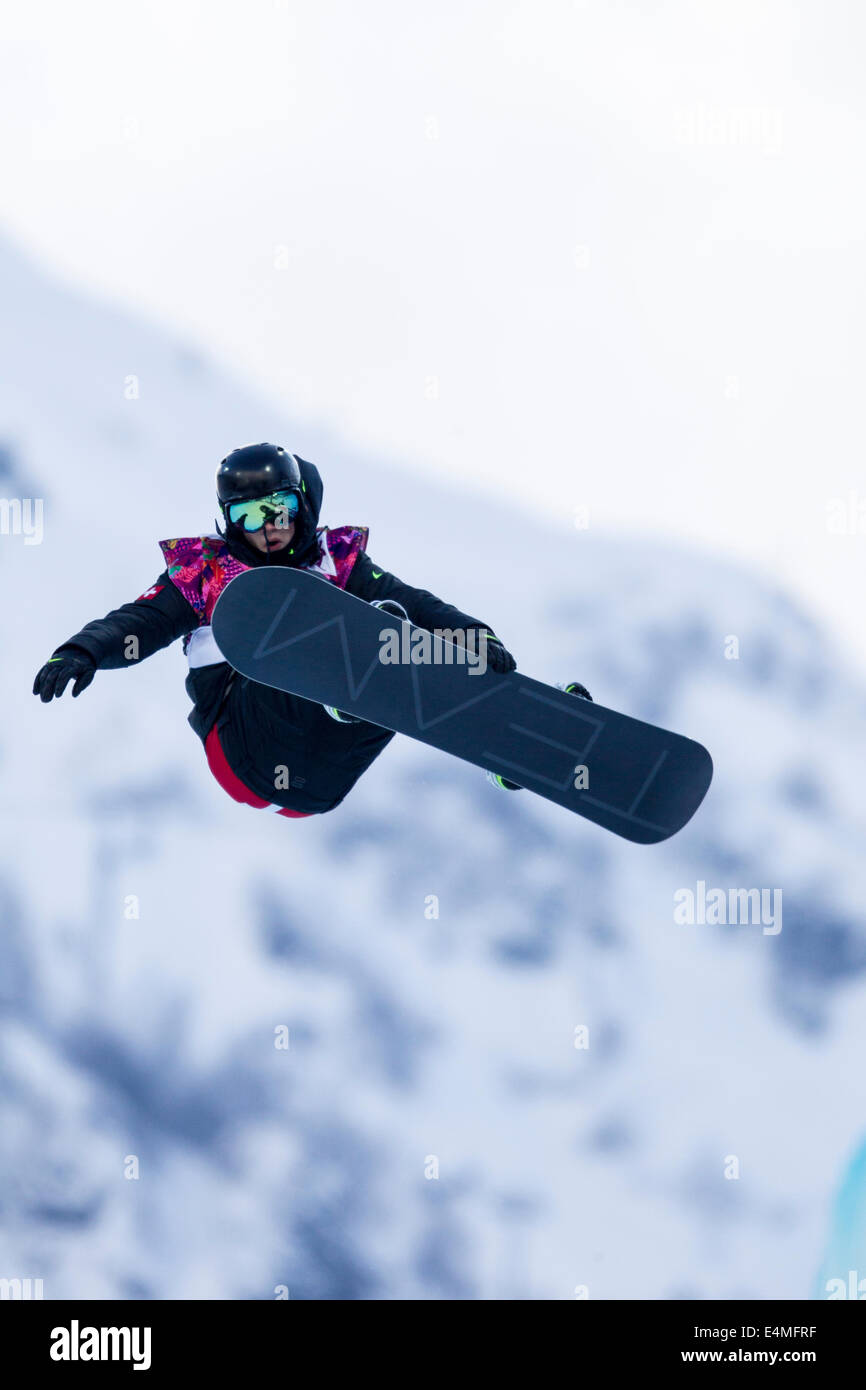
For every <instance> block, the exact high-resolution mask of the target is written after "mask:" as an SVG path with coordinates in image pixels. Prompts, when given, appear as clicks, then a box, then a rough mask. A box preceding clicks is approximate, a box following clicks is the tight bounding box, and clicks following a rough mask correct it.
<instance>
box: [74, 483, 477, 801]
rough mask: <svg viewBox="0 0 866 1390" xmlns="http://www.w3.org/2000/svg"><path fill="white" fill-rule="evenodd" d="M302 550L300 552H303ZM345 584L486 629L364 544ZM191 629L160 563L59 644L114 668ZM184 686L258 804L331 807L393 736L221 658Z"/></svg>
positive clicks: (417, 616)
mask: <svg viewBox="0 0 866 1390" xmlns="http://www.w3.org/2000/svg"><path fill="white" fill-rule="evenodd" d="M300 464H301V471H302V474H303V476H304V479H305V482H306V485H307V486H306V491H307V497H308V498H309V499H310V505H311V511H312V519H313V522H314V524H315V522H316V521H317V520H318V514H319V508H320V506H321V498H322V483H321V479H320V477H319V474H318V470H317V469H316V468H315V465H314V464H311V463H308V462H307V461H306V460H304V459H301V460H300ZM228 544H229V548H230V549H231V550H232V552H233V553H236V554H237V555H238V558H239V559H241V560H242V561H243V563H245V564H250V563H265V564H267V563H280V562H282V563H285V557H284V556H283V555H280V556H271V557H266V556H261V557H259V556H258V555H257V553H256V552H251V551H250V548H249V547H248V546H243V547H242V549H239V548H237V547H236V546H235V545H233V543H232V541H231V540H229V541H228ZM314 554H315V552H313V555H314ZM309 557H310V551H309V550H308V551H307V552H306V554H305V555H304V559H305V560H307V561H308V560H309ZM345 587H346V591H347V593H350V594H355V595H356V596H357V597H358V598H361V599H366V600H368V601H370V600H372V599H383V598H394V599H396V600H397V601H398V602H399V603H402V605H403V607H404V608H405V609H406V612H407V613H408V614H409V617H410V619H411V621H412V622H413V623H415V624H416V626H418V627H423V628H426V629H428V631H431V632H432V631H433V630H434V629H435V628H464V629H466V628H482V629H484V630H485V631H490V629H488V628H487V627H486V625H485V624H484V623H482V622H481V621H480V620H479V619H477V618H473V617H470V616H469V614H467V613H463V612H461V611H460V610H459V609H457V608H454V607H452V605H451V604H448V603H445V602H443V600H442V599H440V598H437V597H436V595H435V594H431V593H429V592H428V591H427V590H426V589H416V588H413V587H412V586H411V585H409V584H405V583H404V582H403V581H402V580H401V579H398V578H397V577H396V575H393V574H390V573H389V572H388V571H387V570H380V569H379V568H378V567H377V566H375V565H374V564H373V562H372V561H371V560H370V557H369V556H368V555H367V554H366V552H364V551H361V552H360V553H359V554H358V556H357V559H356V561H355V564H354V566H353V568H352V571H351V573H350V575H349V579H348V582H347V583H346V586H345ZM198 626H199V619H198V615H197V613H196V612H195V609H194V608H193V607H192V606H191V605H190V604H189V603H188V602H187V600H186V599H185V598H184V596H183V594H181V592H180V590H179V589H177V588H175V586H174V584H173V583H172V581H171V580H170V578H169V576H168V571H167V570H164V571H163V573H162V574H161V575H160V576H159V578H158V579H157V580H156V581H155V583H154V584H153V586H152V587H151V588H150V589H149V590H147V592H146V593H145V594H143V595H142V596H141V597H140V598H138V599H136V600H135V601H134V602H132V603H124V604H123V605H122V606H121V607H120V608H116V609H114V610H113V611H112V612H111V613H108V614H107V615H106V616H105V617H104V618H100V619H97V620H96V621H94V622H91V623H88V624H87V625H86V627H83V628H82V629H81V631H80V632H77V633H75V635H74V636H73V637H70V638H69V640H68V641H67V642H64V643H63V647H62V648H58V651H61V650H63V648H67V647H77V648H80V649H82V650H83V651H85V652H87V653H88V654H89V655H90V656H91V658H92V659H93V661H94V662H95V663H96V665H97V667H98V668H99V669H100V670H111V669H117V670H119V669H120V668H126V667H129V666H134V665H137V664H138V662H140V661H145V660H146V659H147V657H149V656H152V655H153V654H154V652H158V651H160V650H161V649H162V648H163V647H167V646H169V644H170V643H172V642H175V641H176V640H177V639H178V638H179V637H184V636H185V635H186V634H187V633H190V632H192V631H193V630H194V629H195V628H197V627H198ZM132 636H134V637H136V638H137V639H138V641H137V658H136V659H135V660H130V659H129V656H128V652H129V650H130V647H129V638H130V637H132ZM186 689H187V693H188V695H189V697H190V699H191V700H192V702H193V709H192V712H191V713H190V715H189V722H190V724H191V725H192V727H193V729H194V730H195V732H196V733H197V734H198V736H199V738H200V739H202V741H204V740H205V739H206V738H207V736H208V734H209V732H210V730H211V729H212V727H213V725H214V723H215V722H216V723H217V728H218V731H219V738H220V743H221V744H222V747H223V749H224V751H225V755H226V759H227V761H228V763H229V766H230V767H231V769H232V771H233V772H234V773H235V775H236V776H237V777H239V778H240V780H241V781H242V782H243V783H244V784H245V785H246V786H247V787H249V788H250V790H251V791H253V792H255V793H256V795H257V796H260V797H262V798H263V799H264V800H265V801H269V802H271V803H273V804H275V805H279V806H286V807H289V808H290V809H291V810H294V811H306V812H322V811H330V810H333V808H334V807H335V806H338V805H339V804H340V802H341V801H342V800H343V798H344V797H345V796H346V794H347V793H348V792H349V791H351V789H352V787H353V786H354V784H355V782H356V781H357V780H358V778H359V777H360V776H361V774H362V773H363V772H364V771H365V770H366V769H367V768H368V767H369V766H370V764H371V763H372V762H373V760H374V758H376V757H378V755H379V753H381V751H382V749H383V748H384V747H385V745H386V744H387V743H389V742H390V740H391V739H392V738H393V737H394V735H393V734H392V733H391V732H390V731H389V730H387V729H381V728H379V727H378V726H377V725H374V724H367V723H359V724H341V723H338V722H337V721H336V720H334V719H332V718H331V716H330V715H328V714H327V713H326V712H325V710H324V709H323V708H322V707H321V706H320V705H316V704H313V703H312V702H311V701H309V700H303V699H301V698H300V697H299V696H296V695H289V694H286V693H284V692H283V691H280V690H274V689H272V688H271V687H270V686H265V685H260V684H258V683H257V682H256V681H251V680H248V679H247V678H246V677H244V676H240V675H236V673H235V672H233V670H232V668H231V667H230V666H229V665H228V664H227V663H226V662H217V663H215V664H213V665H210V666H200V667H195V668H193V669H192V670H190V672H189V675H188V676H187V678H186ZM280 767H288V769H289V774H290V785H289V787H287V788H284V789H282V788H277V787H275V780H276V777H277V772H276V770H277V768H280Z"/></svg>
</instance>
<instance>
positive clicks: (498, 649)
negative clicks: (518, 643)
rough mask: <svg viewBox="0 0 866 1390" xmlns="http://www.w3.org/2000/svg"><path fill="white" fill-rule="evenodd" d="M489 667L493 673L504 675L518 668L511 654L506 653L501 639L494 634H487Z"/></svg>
mask: <svg viewBox="0 0 866 1390" xmlns="http://www.w3.org/2000/svg"><path fill="white" fill-rule="evenodd" d="M487 665H488V666H489V667H490V669H491V671H499V672H500V673H501V674H502V675H504V674H505V673H506V671H514V670H516V668H517V662H516V661H515V660H514V657H513V656H512V655H511V652H509V651H506V649H505V648H504V647H503V645H502V643H501V642H500V640H499V638H498V637H494V636H493V633H492V632H488V633H487Z"/></svg>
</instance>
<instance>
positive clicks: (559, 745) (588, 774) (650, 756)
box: [213, 568, 713, 844]
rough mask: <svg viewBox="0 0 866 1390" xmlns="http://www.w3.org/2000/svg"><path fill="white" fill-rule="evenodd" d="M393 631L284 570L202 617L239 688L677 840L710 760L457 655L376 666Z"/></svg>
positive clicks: (628, 834)
mask: <svg viewBox="0 0 866 1390" xmlns="http://www.w3.org/2000/svg"><path fill="white" fill-rule="evenodd" d="M402 626H404V627H408V628H409V629H410V634H411V633H419V629H417V628H414V627H413V626H412V624H403V625H402ZM400 628H401V623H400V620H399V619H397V618H395V617H392V616H391V615H390V614H387V613H383V612H381V611H380V610H379V609H377V608H374V607H373V606H372V605H371V604H369V603H365V602H364V601H363V600H362V599H359V598H356V597H355V595H354V594H347V593H346V592H345V590H343V589H340V588H338V587H337V585H335V584H331V583H330V582H329V581H328V580H327V579H323V578H322V577H321V576H318V575H315V574H312V573H309V572H307V571H304V570H296V569H289V568H285V569H284V568H280V569H276V568H274V569H253V570H249V571H247V572H245V573H244V574H241V575H238V576H237V578H235V579H233V580H232V582H231V583H230V584H229V585H227V586H226V588H225V589H224V591H223V593H222V594H221V595H220V597H219V599H218V601H217V604H216V607H215V609H214V613H213V634H214V638H215V640H216V643H217V646H218V647H219V648H220V650H221V652H222V653H223V655H224V656H225V658H226V660H227V661H229V662H230V663H231V665H232V666H234V667H235V668H236V669H237V670H238V671H240V672H241V674H242V675H244V676H246V677H248V678H249V679H250V680H254V681H258V682H260V683H261V684H263V685H270V686H274V687H276V688H277V689H280V690H285V691H287V692H289V693H291V694H294V695H298V696H301V697H302V698H304V699H307V700H312V701H314V702H316V703H317V704H322V705H331V706H335V707H336V708H337V709H341V710H345V711H346V712H347V713H349V714H353V715H356V716H357V717H358V718H360V719H364V720H366V721H368V722H369V723H371V724H378V725H380V726H381V727H382V728H386V729H393V730H395V731H396V732H398V733H402V734H405V735H406V736H407V737H409V738H414V739H417V740H418V741H419V742H421V743H426V744H428V745H429V746H430V747H433V748H439V749H441V750H442V751H443V752H446V753H451V754H453V755H454V756H455V757H458V758H462V759H463V760H464V761H466V762H470V763H474V764H475V765H476V766H478V767H482V768H489V769H492V770H493V771H494V772H498V773H500V774H501V775H503V776H504V777H507V778H508V779H509V780H510V781H513V782H517V783H519V784H520V786H522V787H525V788H527V789H528V790H529V791H533V792H536V793H537V794H538V795H540V796H544V797H546V798H547V799H548V800H549V801H554V802H556V803H557V805H560V806H562V807H564V808H565V809H566V810H569V811H573V812H575V813H576V814H577V815H580V816H582V817H584V819H586V820H590V821H593V822H594V823H595V824H596V825H600V826H603V827H604V828H605V829H607V830H610V831H612V832H613V833H614V834H616V835H620V836H622V837H623V838H624V839H627V840H631V841H632V842H634V843H636V844H655V843H657V842H658V841H660V840H665V839H667V838H668V837H669V836H671V835H673V834H675V833H676V832H677V831H678V830H681V829H682V827H683V826H684V825H686V824H687V822H688V821H689V820H690V819H691V817H692V816H693V815H694V813H695V811H696V810H697V808H698V806H699V805H700V803H701V801H702V800H703V798H704V796H705V795H706V792H707V789H708V787H709V785H710V781H711V778H712V771H713V766H712V760H711V758H710V755H709V753H708V752H707V750H706V749H705V748H704V747H702V745H701V744H699V743H696V742H694V740H692V739H689V738H684V737H683V736H682V735H680V734H675V733H671V732H669V731H668V730H666V729H660V728H658V727H657V726H656V725H654V724H647V723H644V722H643V721H642V720H640V719H633V718H631V717H630V716H629V715H625V714H620V713H618V712H617V711H616V710H610V709H606V708H605V707H604V706H603V705H598V704H595V703H593V702H591V701H588V700H583V699H580V698H579V697H577V696H575V695H567V694H565V692H564V691H561V690H557V689H556V688H555V687H553V686H549V685H544V684H543V683H542V682H541V681H537V680H534V679H533V678H532V677H531V676H524V675H522V674H521V673H520V672H519V671H512V672H509V673H508V674H506V675H502V674H499V673H497V672H495V671H491V670H489V669H488V670H486V671H484V672H483V673H482V672H479V671H478V670H474V671H473V667H472V666H471V665H470V664H469V663H467V661H466V659H465V657H466V653H465V652H464V651H462V650H461V649H460V648H456V647H453V646H452V644H450V643H447V642H445V641H444V640H443V639H442V638H439V637H435V636H432V637H430V636H428V635H427V634H424V639H423V640H424V646H425V647H426V656H427V659H426V660H424V662H423V664H421V663H418V662H414V661H412V660H411V659H410V660H408V661H402V660H401V661H398V662H397V663H396V664H388V663H387V662H385V661H383V660H382V659H381V658H382V653H383V647H382V641H383V639H382V638H381V634H382V633H383V632H386V631H394V630H398V631H399V630H400ZM401 635H402V636H404V637H405V635H406V634H405V633H403V634H401ZM401 646H402V650H403V651H404V652H405V651H407V650H408V651H410V652H411V650H412V643H411V640H410V641H409V642H408V643H403V644H401ZM448 648H451V650H450V651H449V650H447V649H448Z"/></svg>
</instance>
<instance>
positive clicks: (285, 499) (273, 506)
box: [226, 492, 299, 531]
mask: <svg viewBox="0 0 866 1390" xmlns="http://www.w3.org/2000/svg"><path fill="white" fill-rule="evenodd" d="M298 506H299V503H298V495H297V493H295V492H273V493H271V495H270V496H269V497H253V498H252V499H248V500H245V501H243V502H230V503H229V504H228V507H227V509H226V510H227V514H228V519H229V521H230V522H231V523H232V525H233V526H243V528H244V530H245V531H260V530H261V529H262V527H263V526H264V525H265V523H266V522H268V521H271V522H273V524H274V526H277V527H279V526H289V525H290V524H291V522H292V521H294V519H295V517H296V516H297V515H298Z"/></svg>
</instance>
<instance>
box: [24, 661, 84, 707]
mask: <svg viewBox="0 0 866 1390" xmlns="http://www.w3.org/2000/svg"><path fill="white" fill-rule="evenodd" d="M95 675H96V662H95V661H94V660H93V657H92V656H88V654H87V652H85V651H83V650H82V649H81V647H66V648H64V649H61V650H60V651H58V652H55V653H54V655H53V656H52V658H51V660H50V661H46V663H45V665H44V666H43V667H42V670H41V671H40V672H39V674H38V676H37V677H36V679H35V681H34V682H33V694H34V695H39V696H40V697H41V699H42V703H43V704H45V705H47V704H48V702H49V701H50V700H53V699H54V697H55V695H56V696H58V698H59V697H60V696H61V695H62V694H63V692H64V690H65V689H66V687H67V685H68V684H69V682H70V681H71V680H74V681H75V684H74V686H73V687H72V695H73V698H74V697H75V696H76V695H80V694H81V692H82V690H86V689H87V687H88V686H89V684H90V682H91V681H92V680H93V677H94V676H95Z"/></svg>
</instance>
